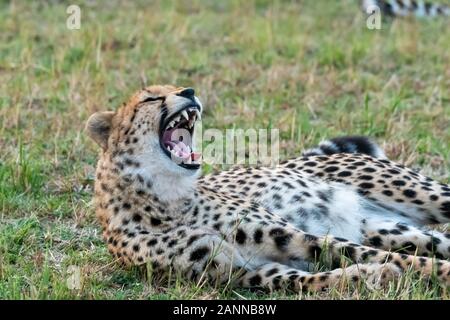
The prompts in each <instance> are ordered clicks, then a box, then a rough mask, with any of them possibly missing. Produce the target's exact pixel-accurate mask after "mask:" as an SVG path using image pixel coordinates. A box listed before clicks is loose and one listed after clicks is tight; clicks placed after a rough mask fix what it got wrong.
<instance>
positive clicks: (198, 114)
mask: <svg viewBox="0 0 450 320" xmlns="http://www.w3.org/2000/svg"><path fill="white" fill-rule="evenodd" d="M195 114H196V115H197V119H198V120H202V115H201V113H200V111H198V109H195Z"/></svg>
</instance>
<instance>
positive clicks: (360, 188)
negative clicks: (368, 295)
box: [87, 86, 450, 291]
mask: <svg viewBox="0 0 450 320" xmlns="http://www.w3.org/2000/svg"><path fill="white" fill-rule="evenodd" d="M187 90H188V89H184V88H176V87H172V86H152V87H149V88H146V89H143V90H141V91H139V92H138V93H136V94H135V95H134V96H133V97H132V98H131V99H130V101H129V102H128V103H126V104H125V105H123V106H122V107H120V108H119V109H118V110H117V111H116V112H106V113H105V112H100V113H96V114H94V115H93V116H91V118H90V119H89V120H88V124H87V129H88V134H89V135H90V136H91V137H92V138H93V139H94V140H95V141H96V142H97V143H98V144H99V145H100V146H101V147H102V151H101V154H100V158H99V161H98V165H97V171H96V181H95V206H96V214H97V217H98V219H99V221H100V223H101V225H102V227H103V235H104V238H105V240H106V242H107V244H108V249H109V251H110V252H111V254H112V255H113V256H114V257H115V258H116V259H117V260H118V261H120V262H122V263H124V264H127V265H142V264H149V265H150V266H151V267H152V268H153V270H154V271H155V272H167V271H169V270H173V271H175V272H177V273H180V274H182V275H184V276H185V277H186V278H189V279H192V280H196V281H198V280H200V279H209V280H210V281H213V282H217V283H220V284H222V283H227V282H231V284H232V285H240V286H243V287H252V288H253V287H258V288H266V289H277V288H288V289H291V290H295V291H300V290H312V291H315V290H322V289H325V288H328V287H331V286H335V285H336V284H338V283H339V281H341V279H342V276H345V278H346V279H348V280H349V281H350V282H359V281H366V282H368V283H370V284H373V285H380V284H381V285H382V284H385V283H387V282H388V281H391V280H392V279H395V278H396V277H398V275H399V274H401V273H402V272H403V271H405V270H407V269H408V270H409V269H412V270H415V271H416V272H417V273H422V274H423V275H424V276H431V275H432V274H436V278H437V279H439V280H440V281H441V282H442V284H443V285H450V262H448V261H446V260H445V259H448V258H449V257H450V236H449V234H444V233H438V232H436V231H427V230H425V229H423V227H424V226H425V225H426V224H428V223H441V222H448V221H449V220H450V187H449V186H448V185H446V184H441V183H438V182H436V181H434V180H432V179H430V178H427V177H424V176H422V175H420V174H419V173H416V172H414V171H412V170H410V169H408V168H405V167H404V166H402V165H399V164H396V163H393V162H391V161H389V160H387V159H377V158H374V157H371V156H369V155H364V154H353V153H337V154H331V155H319V156H304V157H300V158H296V159H291V160H288V161H285V162H283V163H281V164H280V165H278V166H277V167H275V168H265V167H256V168H244V167H236V168H234V169H231V170H229V171H223V172H219V173H216V174H210V175H207V176H204V177H201V178H199V177H198V173H199V170H198V168H193V167H189V168H186V167H182V166H180V165H179V164H176V163H175V162H173V161H172V159H171V158H170V157H169V156H168V155H167V154H166V153H165V151H164V150H162V148H161V140H160V132H161V128H162V127H163V126H165V123H166V122H167V121H166V119H168V118H170V117H173V115H177V114H179V113H180V112H181V111H182V110H185V108H187V107H195V108H198V110H200V111H201V110H203V107H202V105H201V103H200V101H199V100H198V98H197V97H195V96H194V95H193V90H192V89H189V90H190V91H189V94H187ZM343 256H344V257H346V259H344V260H342V257H343ZM427 256H428V257H427ZM431 257H436V258H439V259H441V260H434V259H432V258H431ZM319 258H321V259H324V260H325V261H328V262H329V265H330V266H331V267H332V269H331V270H330V271H326V272H311V271H310V270H309V266H310V265H311V263H313V262H315V261H317V260H318V259H319ZM343 261H347V262H346V263H350V265H348V264H342V262H343ZM230 275H234V276H233V277H230Z"/></svg>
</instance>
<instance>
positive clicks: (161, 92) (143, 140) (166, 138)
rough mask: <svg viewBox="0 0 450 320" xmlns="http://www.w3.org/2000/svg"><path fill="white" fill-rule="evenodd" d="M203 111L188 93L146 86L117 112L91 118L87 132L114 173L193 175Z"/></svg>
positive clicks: (173, 88)
mask: <svg viewBox="0 0 450 320" xmlns="http://www.w3.org/2000/svg"><path fill="white" fill-rule="evenodd" d="M202 109H203V107H202V104H201V102H200V100H199V99H198V98H197V97H196V96H195V92H194V90H193V89H191V88H176V87H174V86H150V87H147V88H145V89H142V90H140V91H139V92H137V93H136V94H134V95H133V96H132V98H131V99H130V100H129V101H128V103H126V104H124V105H123V106H122V107H120V108H119V109H118V110H117V111H116V112H110V111H107V112H97V113H95V114H93V115H92V116H91V117H90V118H89V120H88V122H87V125H86V129H87V132H88V135H89V136H90V137H91V138H92V139H94V141H96V142H97V143H98V144H99V145H100V146H101V147H102V149H103V152H104V155H105V154H106V155H108V156H110V157H111V159H112V162H114V163H116V164H118V165H119V169H121V168H120V167H122V169H123V170H126V171H129V170H134V171H140V172H142V173H150V174H163V175H166V176H170V175H172V176H183V175H184V176H186V175H192V173H195V172H197V171H198V169H199V168H200V163H199V162H198V160H199V157H200V154H198V153H196V152H194V150H193V139H194V137H193V135H194V124H195V122H196V121H197V120H198V119H199V118H200V115H201V112H202Z"/></svg>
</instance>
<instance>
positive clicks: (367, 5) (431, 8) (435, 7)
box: [362, 0, 450, 17]
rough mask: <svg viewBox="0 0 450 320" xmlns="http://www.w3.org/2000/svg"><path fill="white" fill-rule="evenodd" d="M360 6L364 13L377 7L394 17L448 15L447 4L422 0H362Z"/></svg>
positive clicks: (449, 12) (449, 11)
mask: <svg viewBox="0 0 450 320" xmlns="http://www.w3.org/2000/svg"><path fill="white" fill-rule="evenodd" d="M362 8H363V10H364V12H366V13H371V12H373V9H374V8H379V10H380V11H381V12H382V13H383V14H386V15H389V16H395V17H407V16H416V17H436V16H450V7H449V6H447V5H444V4H440V3H433V2H429V1H423V0H363V1H362Z"/></svg>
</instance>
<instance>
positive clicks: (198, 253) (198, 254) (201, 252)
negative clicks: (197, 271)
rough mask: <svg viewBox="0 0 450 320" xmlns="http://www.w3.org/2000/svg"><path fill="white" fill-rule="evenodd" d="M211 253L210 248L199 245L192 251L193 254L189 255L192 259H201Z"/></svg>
mask: <svg viewBox="0 0 450 320" xmlns="http://www.w3.org/2000/svg"><path fill="white" fill-rule="evenodd" d="M208 253H209V249H208V248H207V247H199V248H197V249H195V250H194V251H192V253H191V256H190V257H189V260H190V261H199V260H201V259H203V258H204V257H205V256H206V255H207V254H208Z"/></svg>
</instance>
